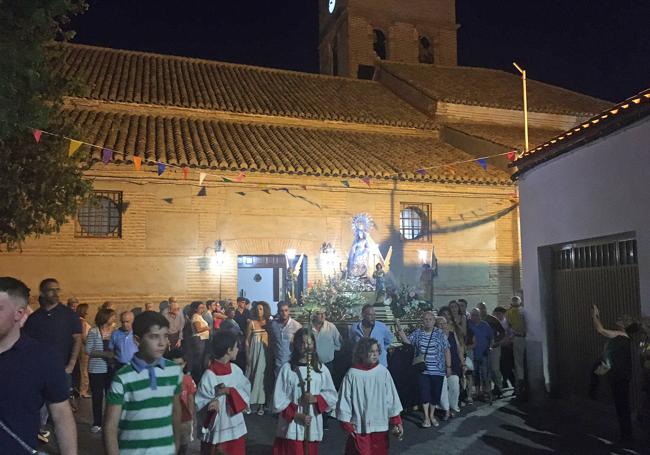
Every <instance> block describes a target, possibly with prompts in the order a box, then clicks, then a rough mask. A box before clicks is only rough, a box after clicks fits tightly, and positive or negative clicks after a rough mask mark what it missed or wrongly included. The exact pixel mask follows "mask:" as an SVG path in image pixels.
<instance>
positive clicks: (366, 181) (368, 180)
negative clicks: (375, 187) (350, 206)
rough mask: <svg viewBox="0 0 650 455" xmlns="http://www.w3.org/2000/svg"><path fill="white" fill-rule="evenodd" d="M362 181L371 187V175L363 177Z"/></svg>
mask: <svg viewBox="0 0 650 455" xmlns="http://www.w3.org/2000/svg"><path fill="white" fill-rule="evenodd" d="M361 181H362V182H363V183H365V184H366V185H368V188H370V177H364V178H362V179H361Z"/></svg>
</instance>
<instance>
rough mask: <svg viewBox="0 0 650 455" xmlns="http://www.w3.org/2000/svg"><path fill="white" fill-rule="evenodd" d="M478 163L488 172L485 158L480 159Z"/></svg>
mask: <svg viewBox="0 0 650 455" xmlns="http://www.w3.org/2000/svg"><path fill="white" fill-rule="evenodd" d="M476 162H477V163H478V164H479V165H480V166H481V167H482V168H483V170H484V171H487V160H486V159H485V158H480V159H478V160H476Z"/></svg>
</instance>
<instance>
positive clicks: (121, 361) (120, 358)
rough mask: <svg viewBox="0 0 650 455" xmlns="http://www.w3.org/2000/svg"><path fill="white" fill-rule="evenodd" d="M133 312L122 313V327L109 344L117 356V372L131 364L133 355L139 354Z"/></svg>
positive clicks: (109, 347) (113, 334)
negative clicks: (134, 336) (135, 338)
mask: <svg viewBox="0 0 650 455" xmlns="http://www.w3.org/2000/svg"><path fill="white" fill-rule="evenodd" d="M133 318H134V317H133V312H131V311H122V312H121V313H120V327H119V328H118V329H117V330H114V331H113V333H112V334H111V339H110V341H109V342H108V349H109V350H110V351H113V354H115V362H116V363H117V365H116V369H115V371H117V370H119V369H120V368H122V367H123V366H124V365H126V364H127V363H129V362H131V359H132V358H133V354H135V353H136V352H138V346H137V345H136V344H135V341H134V340H133Z"/></svg>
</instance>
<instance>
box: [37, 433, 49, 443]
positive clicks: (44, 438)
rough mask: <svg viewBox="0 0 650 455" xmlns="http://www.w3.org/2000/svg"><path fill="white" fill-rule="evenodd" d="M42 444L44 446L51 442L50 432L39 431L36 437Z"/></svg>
mask: <svg viewBox="0 0 650 455" xmlns="http://www.w3.org/2000/svg"><path fill="white" fill-rule="evenodd" d="M36 437H37V438H38V440H39V441H40V442H42V443H43V444H47V443H48V442H50V439H49V437H50V432H49V431H39V432H38V435H37V436H36Z"/></svg>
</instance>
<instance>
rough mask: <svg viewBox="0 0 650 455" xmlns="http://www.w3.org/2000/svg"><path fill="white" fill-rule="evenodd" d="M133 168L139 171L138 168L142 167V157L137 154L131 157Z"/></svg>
mask: <svg viewBox="0 0 650 455" xmlns="http://www.w3.org/2000/svg"><path fill="white" fill-rule="evenodd" d="M133 168H134V169H135V170H136V171H139V170H140V169H142V158H140V157H139V156H134V157H133Z"/></svg>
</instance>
